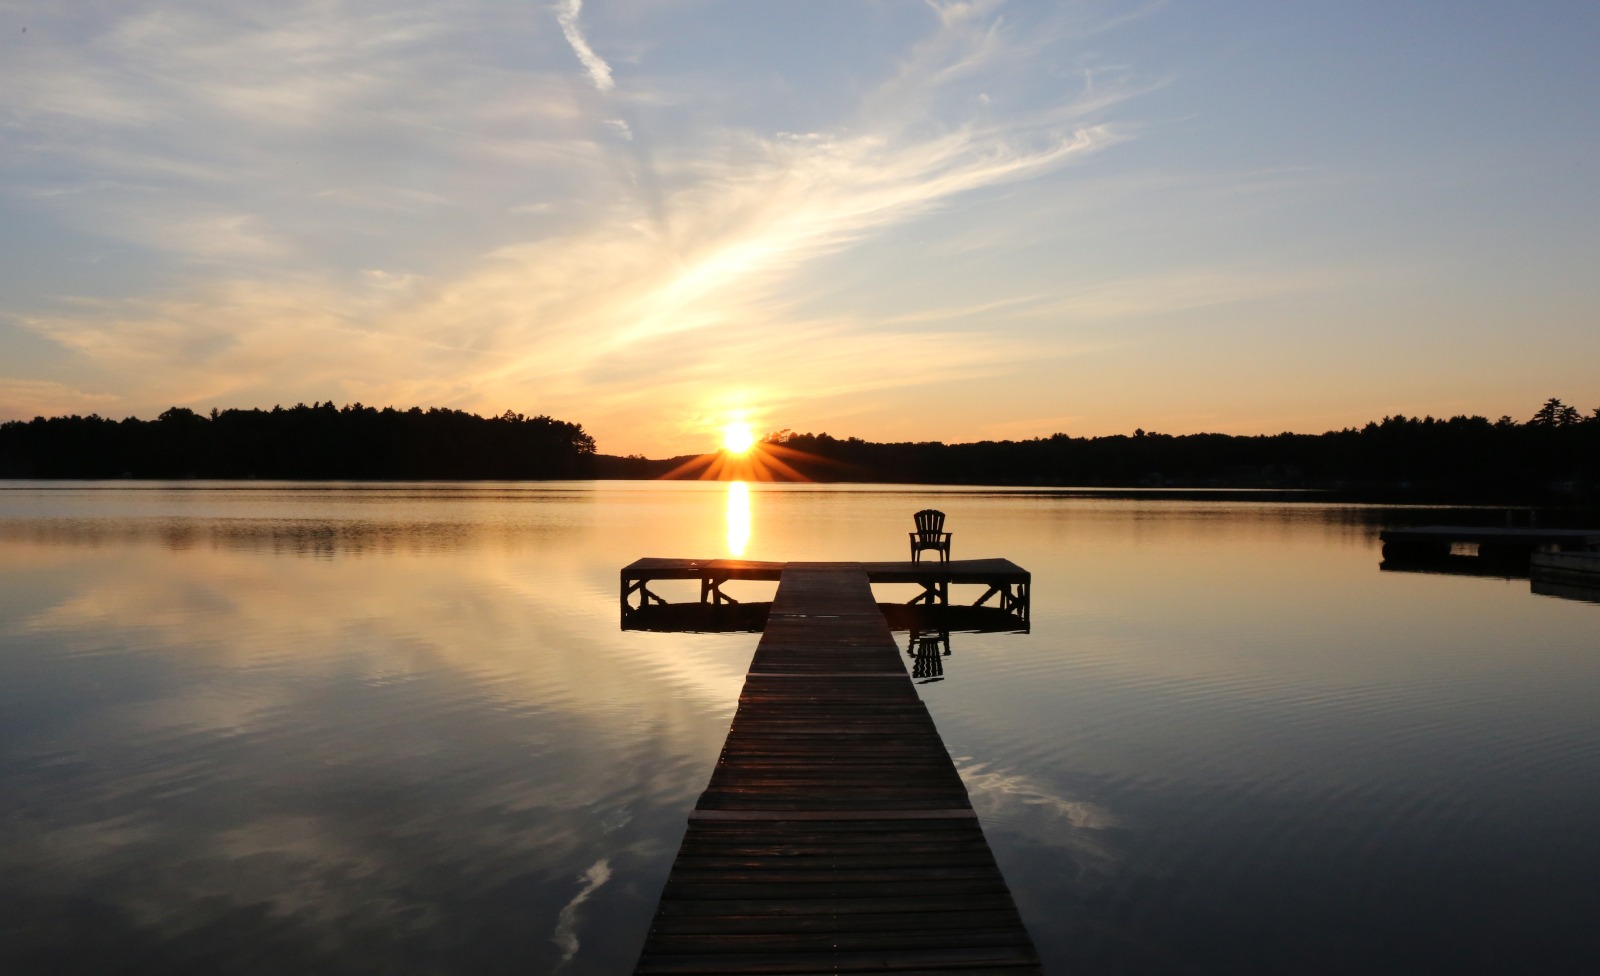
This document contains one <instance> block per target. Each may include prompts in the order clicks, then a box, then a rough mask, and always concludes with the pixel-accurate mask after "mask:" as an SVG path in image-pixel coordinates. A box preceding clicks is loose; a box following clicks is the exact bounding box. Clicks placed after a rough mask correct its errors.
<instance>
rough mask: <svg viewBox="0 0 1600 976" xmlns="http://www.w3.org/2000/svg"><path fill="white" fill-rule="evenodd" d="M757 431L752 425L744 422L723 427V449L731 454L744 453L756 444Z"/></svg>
mask: <svg viewBox="0 0 1600 976" xmlns="http://www.w3.org/2000/svg"><path fill="white" fill-rule="evenodd" d="M755 442H756V435H755V431H752V430H751V429H750V425H749V424H746V423H742V422H735V423H731V424H729V425H728V426H726V427H724V428H722V449H723V450H725V451H727V452H728V453H729V454H743V453H744V452H746V451H748V450H750V448H751V447H753V446H754V445H755Z"/></svg>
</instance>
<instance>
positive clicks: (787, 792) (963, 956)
mask: <svg viewBox="0 0 1600 976" xmlns="http://www.w3.org/2000/svg"><path fill="white" fill-rule="evenodd" d="M780 565H782V564H780ZM681 578H684V577H681ZM686 578H693V577H686ZM635 971H636V972H637V973H640V974H698V973H706V974H710V973H717V974H741V973H823V972H826V973H859V972H874V973H885V972H887V973H893V972H903V973H904V972H926V971H939V972H954V973H960V972H967V973H978V972H983V973H993V972H996V971H1004V972H1008V973H1038V972H1040V971H1041V970H1040V968H1039V962H1038V957H1037V955H1036V953H1035V951H1034V948H1033V944H1032V941H1031V940H1030V939H1029V938H1028V933H1027V930H1026V929H1025V928H1024V927H1023V925H1022V920H1021V918H1020V917H1019V916H1018V914H1017V910H1016V906H1015V904H1014V902H1013V901H1012V898H1011V893H1010V889H1009V888H1007V887H1006V883H1005V879H1004V878H1002V877H1001V875H1000V870H999V868H998V867H997V866H996V864H995V861H994V856H993V854H992V853H991V852H990V850H989V845H988V842H987V841H986V840H985V839H984V836H983V831H982V829H981V828H980V826H979V824H978V820H977V815H976V814H975V813H974V812H973V810H972V804H971V802H970V801H969V799H968V797H967V791H966V788H965V786H963V784H962V782H961V777H960V775H959V774H958V773H957V772H956V769H955V765H954V764H953V763H952V762H951V761H950V756H949V754H948V753H947V752H946V750H945V747H944V743H943V741H941V740H940V738H939V733H938V731H937V730H936V729H935V728H934V725H933V720H932V718H931V717H930V716H929V715H928V711H927V708H926V706H924V705H923V703H922V700H921V699H920V698H919V697H918V696H917V692H916V689H915V687H914V686H913V685H912V683H911V680H910V678H909V677H908V676H907V674H906V671H905V668H904V666H903V665H902V664H901V663H900V655H899V649H898V648H897V647H896V645H895V643H894V639H893V638H892V636H891V635H890V632H889V628H888V624H887V623H886V622H885V620H884V617H883V615H882V613H880V612H879V610H878V607H877V605H876V603H875V602H874V600H873V595H872V589H871V585H870V580H869V575H868V571H867V569H866V568H865V567H864V566H863V565H862V564H860V563H788V564H786V565H784V568H783V569H782V573H781V578H780V581H779V584H778V592H777V594H776V596H775V597H774V599H773V605H772V611H771V613H770V614H769V616H768V621H767V626H766V629H765V631H764V632H763V633H762V636H761V641H760V643H759V644H758V645H757V647H756V652H755V656H754V658H753V659H752V661H751V664H750V671H749V674H748V675H747V676H746V678H745V685H744V689H743V691H742V692H741V694H740V696H739V707H738V711H737V712H736V713H735V715H734V718H733V724H732V727H731V728H730V729H729V731H728V739H727V742H726V743H725V744H724V745H723V748H722V755H721V756H720V757H719V758H718V760H717V765H716V768H715V770H714V771H713V773H712V774H711V782H710V784H709V785H708V786H707V787H706V790H705V792H704V793H703V794H702V795H701V797H700V801H699V803H698V804H697V805H696V807H695V809H694V811H693V812H692V813H691V814H690V815H689V828H688V831H687V833H686V834H685V835H684V839H683V845H682V847H680V848H679V851H678V856H677V859H676V860H675V861H674V862H673V865H672V872H671V874H670V875H669V877H668V879H667V883H666V886H665V888H664V890H663V892H662V895H661V903H660V906H659V907H658V908H657V911H656V916H655V919H654V921H653V922H652V924H651V928H650V934H649V936H648V938H647V939H646V942H645V945H644V949H643V952H642V953H641V955H640V958H639V963H638V968H637V969H636V970H635Z"/></svg>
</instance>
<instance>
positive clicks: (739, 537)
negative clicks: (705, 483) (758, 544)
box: [728, 481, 750, 556]
mask: <svg viewBox="0 0 1600 976" xmlns="http://www.w3.org/2000/svg"><path fill="white" fill-rule="evenodd" d="M749 545H750V486H749V485H747V484H745V483H744V482H742V481H730V482H728V555H730V556H742V555H744V550H745V548H746V547H747V546H749Z"/></svg>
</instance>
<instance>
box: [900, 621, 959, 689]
mask: <svg viewBox="0 0 1600 976" xmlns="http://www.w3.org/2000/svg"><path fill="white" fill-rule="evenodd" d="M949 656H950V632H949V631H948V630H919V629H917V628H915V627H913V628H912V629H911V638H910V640H908V641H907V642H906V657H908V658H911V677H912V678H915V679H929V680H937V679H939V678H943V677H944V660H943V659H944V658H946V657H949Z"/></svg>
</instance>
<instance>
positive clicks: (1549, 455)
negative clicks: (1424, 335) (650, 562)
mask: <svg viewBox="0 0 1600 976" xmlns="http://www.w3.org/2000/svg"><path fill="white" fill-rule="evenodd" d="M756 449H757V450H763V449H765V450H769V451H772V452H774V453H775V454H778V455H780V456H781V458H782V460H783V462H784V465H783V466H784V467H787V468H789V469H792V470H793V471H794V472H795V473H796V474H797V475H798V477H800V478H803V479H805V480H810V481H869V482H889V483H907V484H958V485H967V484H970V485H1015V486H1034V485H1038V486H1080V487H1100V488H1113V487H1145V488H1316V489H1327V490H1334V491H1340V492H1344V493H1347V494H1348V495H1350V496H1352V497H1375V498H1376V497H1384V498H1395V497H1408V498H1416V499H1419V500H1422V499H1462V500H1473V499H1483V500H1512V499H1525V500H1541V501H1542V500H1563V499H1566V500H1580V501H1584V502H1588V503H1592V502H1595V501H1597V500H1600V409H1597V410H1595V411H1594V412H1593V413H1591V414H1590V415H1588V416H1584V415H1583V414H1580V413H1579V412H1578V411H1577V410H1576V409H1575V408H1573V407H1570V406H1568V405H1566V404H1564V403H1562V402H1561V401H1560V400H1558V399H1551V400H1549V401H1547V402H1546V403H1545V405H1544V406H1543V407H1541V408H1539V410H1538V411H1537V412H1536V413H1534V414H1533V416H1532V417H1530V418H1529V419H1528V420H1527V421H1524V422H1520V423H1519V422H1517V421H1515V420H1512V419H1511V418H1510V417H1501V418H1500V419H1499V420H1495V421H1491V420H1489V419H1487V418H1484V417H1468V416H1457V417H1451V418H1449V419H1448V420H1443V419H1436V418H1434V417H1406V416H1401V415H1396V416H1392V417H1385V418H1383V420H1381V421H1373V422H1371V423H1368V424H1366V425H1365V426H1363V427H1359V428H1356V427H1351V428H1346V429H1344V430H1337V431H1329V432H1327V433H1324V434H1292V433H1283V434H1267V435H1256V436H1234V435H1229V434H1179V435H1173V434H1161V433H1147V432H1146V431H1143V430H1136V431H1134V432H1133V434H1132V435H1124V434H1116V435H1111V436H1107V437H1070V436H1068V435H1066V434H1053V435H1051V436H1049V437H1039V438H1033V439H1030V440H1021V441H980V442H976V443H969V444H943V443H939V442H937V441H927V442H918V443H873V442H870V441H864V440H861V439H859V438H855V437H850V438H844V439H840V438H836V437H832V436H830V435H828V434H810V433H807V434H797V433H794V432H793V431H787V430H785V431H780V432H778V433H775V434H769V435H767V437H766V438H764V439H763V443H762V444H760V445H757V448H756ZM691 460H692V459H685V458H672V459H670V460H664V461H649V460H645V459H643V458H615V457H602V458H599V459H598V461H599V465H598V468H597V470H598V472H599V474H600V476H601V477H612V478H649V477H662V476H665V475H668V473H669V472H672V471H674V470H680V471H682V470H686V469H687V470H691V471H692V470H693V467H694V466H693V465H692V463H689V462H690V461H691ZM751 466H752V467H759V466H758V465H751ZM768 467H772V466H768Z"/></svg>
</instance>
